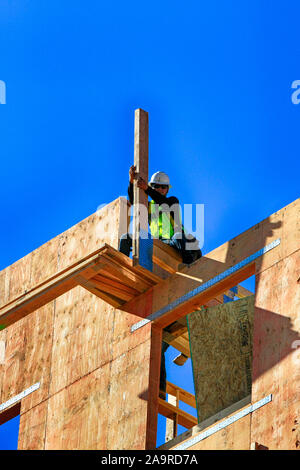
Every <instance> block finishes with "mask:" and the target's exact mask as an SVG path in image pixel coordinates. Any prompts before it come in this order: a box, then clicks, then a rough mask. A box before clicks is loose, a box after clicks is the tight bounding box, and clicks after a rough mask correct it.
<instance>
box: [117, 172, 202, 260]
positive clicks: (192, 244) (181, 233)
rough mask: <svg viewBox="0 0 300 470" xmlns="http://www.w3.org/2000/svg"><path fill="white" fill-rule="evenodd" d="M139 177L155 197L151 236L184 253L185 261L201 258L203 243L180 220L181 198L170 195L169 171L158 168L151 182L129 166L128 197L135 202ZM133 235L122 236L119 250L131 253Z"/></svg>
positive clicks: (146, 191)
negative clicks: (135, 182)
mask: <svg viewBox="0 0 300 470" xmlns="http://www.w3.org/2000/svg"><path fill="white" fill-rule="evenodd" d="M134 180H137V185H138V187H139V188H141V189H143V190H144V191H145V193H146V194H147V195H148V196H150V197H151V201H150V203H149V210H148V213H149V225H150V231H151V235H152V237H154V238H159V239H160V240H161V241H162V242H164V243H166V244H168V245H170V246H171V247H173V248H175V249H176V250H177V251H179V253H180V254H181V255H182V262H183V263H185V264H190V263H193V262H194V261H196V260H197V259H198V258H201V256H202V253H201V250H200V249H199V242H198V241H197V240H196V239H195V237H193V236H192V235H189V234H186V233H185V230H184V227H183V225H182V224H181V219H180V209H179V201H178V199H177V197H175V196H171V197H167V194H168V191H169V188H170V180H169V177H168V175H167V174H166V173H164V172H162V171H157V172H156V173H154V174H153V175H152V177H151V179H150V182H149V184H148V183H147V182H146V181H144V180H143V178H141V177H140V176H138V175H137V174H136V167H135V166H134V165H132V166H131V167H130V169H129V185H128V197H129V201H130V203H131V204H133V203H134V201H133V182H134ZM131 248H132V238H131V235H130V234H129V233H126V234H124V235H122V236H121V238H120V245H119V250H120V251H121V252H122V253H124V254H126V255H127V256H129V255H130V250H131Z"/></svg>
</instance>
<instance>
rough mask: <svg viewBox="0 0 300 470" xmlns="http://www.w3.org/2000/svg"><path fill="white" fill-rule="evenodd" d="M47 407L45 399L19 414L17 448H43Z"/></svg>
mask: <svg viewBox="0 0 300 470" xmlns="http://www.w3.org/2000/svg"><path fill="white" fill-rule="evenodd" d="M34 393H36V392H34ZM47 407H48V403H47V401H45V402H42V403H40V404H39V405H37V406H35V407H34V408H31V409H30V410H29V411H27V412H26V413H25V414H21V416H20V426H19V439H18V450H44V446H45V431H46V422H47Z"/></svg>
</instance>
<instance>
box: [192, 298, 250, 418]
mask: <svg viewBox="0 0 300 470" xmlns="http://www.w3.org/2000/svg"><path fill="white" fill-rule="evenodd" d="M253 313H254V296H249V297H245V298H243V299H240V300H237V301H234V302H228V303H227V304H223V305H218V306H215V307H209V308H207V309H202V310H201V311H196V312H193V313H191V314H190V315H188V317H187V318H188V328H189V338H190V347H191V358H192V366H193V374H194V384H195V397H196V403H197V411H198V420H199V422H201V421H203V420H204V419H206V418H209V417H210V416H212V415H214V414H216V413H217V412H219V411H221V410H222V409H224V408H226V407H228V406H230V405H232V404H233V403H236V402H237V401H239V400H241V399H242V398H244V397H245V396H247V395H249V393H250V392H251V366H252V364H251V363H252V328H253Z"/></svg>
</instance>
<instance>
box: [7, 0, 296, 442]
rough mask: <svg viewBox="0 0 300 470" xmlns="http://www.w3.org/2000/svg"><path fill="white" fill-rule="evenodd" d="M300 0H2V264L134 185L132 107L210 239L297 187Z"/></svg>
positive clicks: (250, 220)
mask: <svg viewBox="0 0 300 470" xmlns="http://www.w3.org/2000/svg"><path fill="white" fill-rule="evenodd" d="M297 3H298V2H296V1H293V0H291V1H290V2H289V3H288V4H287V3H282V2H279V1H275V2H274V1H273V2H271V1H266V0H252V1H248V0H244V1H243V2H238V1H230V0H229V1H226V2H225V1H221V0H219V1H214V0H212V1H210V2H203V1H189V2H186V3H185V4H184V3H182V2H179V1H176V0H173V1H172V2H171V1H165V2H158V1H152V2H151V3H148V4H145V3H141V2H137V1H129V2H120V1H115V2H107V3H106V2H105V3H104V2H102V1H99V0H97V1H96V0H90V1H89V2H83V1H82V0H81V1H78V0H72V1H69V0H64V2H61V1H58V0H52V1H51V2H49V1H46V0H19V1H13V0H2V1H1V5H0V57H1V62H0V80H2V81H4V82H5V84H6V104H5V105H0V135H1V139H0V155H1V160H0V161H1V172H0V178H1V185H0V201H1V202H0V204H1V216H2V217H1V228H2V230H1V232H0V246H1V257H0V269H4V268H5V267H6V266H8V265H10V264H12V263H13V262H14V261H16V260H18V259H19V258H21V257H23V256H25V255H26V254H27V253H30V252H31V251H32V250H34V249H36V248H37V247H38V246H40V245H42V244H43V243H46V242H47V241H48V240H49V239H51V238H53V237H55V236H56V235H58V234H59V233H61V232H63V231H65V230H66V229H68V228H69V227H70V226H72V225H74V224H76V223H77V222H79V221H80V220H82V219H84V218H85V217H87V216H88V215H90V214H91V213H93V212H95V211H96V210H97V207H98V206H99V205H100V204H102V203H107V202H110V201H112V200H114V199H116V198H117V197H118V196H120V195H126V190H127V181H128V168H129V166H130V164H132V163H133V130H134V128H133V126H134V110H135V109H136V108H143V109H145V110H146V111H148V112H149V137H150V145H149V159H150V160H149V166H150V174H151V173H153V172H155V171H157V170H162V171H166V172H167V173H168V174H169V175H170V178H171V184H172V190H171V191H170V195H171V194H173V195H176V196H177V197H178V198H179V200H180V202H181V203H182V204H184V203H186V204H193V203H194V204H196V203H198V204H204V208H205V227H204V229H205V239H204V246H203V252H204V253H207V252H208V251H210V250H211V249H213V248H215V247H217V246H219V245H220V244H222V243H224V242H225V241H227V240H228V239H230V238H232V237H234V236H235V235H238V234H239V233H241V232H242V231H244V230H246V229H247V228H249V227H251V226H252V225H254V224H255V223H257V222H259V221H260V220H262V219H263V218H265V217H267V216H268V215H270V214H272V213H273V212H275V211H277V210H279V209H281V208H282V207H284V206H285V205H287V204H289V203H290V202H292V201H293V200H295V199H296V198H297V197H299V182H298V181H299V137H298V136H299V124H300V104H299V105H295V104H293V103H292V100H291V96H292V92H293V91H294V90H292V88H291V84H292V82H293V81H294V80H297V79H300V71H299V66H300V46H299V13H300V7H299V4H298V5H297ZM0 445H1V444H0Z"/></svg>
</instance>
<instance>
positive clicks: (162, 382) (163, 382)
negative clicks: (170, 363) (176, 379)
mask: <svg viewBox="0 0 300 470" xmlns="http://www.w3.org/2000/svg"><path fill="white" fill-rule="evenodd" d="M168 347H169V344H168V343H165V341H163V342H162V345H161V364H160V381H159V390H160V395H161V398H164V399H165V398H166V389H167V371H166V360H165V352H166V350H167V349H168Z"/></svg>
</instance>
